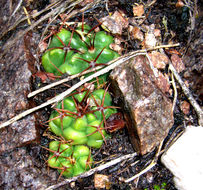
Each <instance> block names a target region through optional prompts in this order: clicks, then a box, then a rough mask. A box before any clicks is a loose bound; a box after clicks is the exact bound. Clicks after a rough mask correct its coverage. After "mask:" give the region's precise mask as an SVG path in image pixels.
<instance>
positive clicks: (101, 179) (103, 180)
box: [94, 174, 109, 189]
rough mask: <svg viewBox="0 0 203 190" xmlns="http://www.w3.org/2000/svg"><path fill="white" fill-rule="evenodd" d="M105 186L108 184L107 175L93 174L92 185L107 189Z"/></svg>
mask: <svg viewBox="0 0 203 190" xmlns="http://www.w3.org/2000/svg"><path fill="white" fill-rule="evenodd" d="M107 186H109V177H108V176H107V175H103V174H95V175H94V187H95V188H96V189H102V188H105V189H108V188H107Z"/></svg>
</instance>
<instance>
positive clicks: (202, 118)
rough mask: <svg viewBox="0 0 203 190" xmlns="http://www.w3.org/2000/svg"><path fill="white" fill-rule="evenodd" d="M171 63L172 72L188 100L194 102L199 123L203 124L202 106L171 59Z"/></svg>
mask: <svg viewBox="0 0 203 190" xmlns="http://www.w3.org/2000/svg"><path fill="white" fill-rule="evenodd" d="M169 63H170V64H169V69H170V70H171V72H172V73H173V75H174V76H175V78H176V80H177V81H178V83H179V84H180V86H181V88H182V90H183V92H184V94H185V95H186V96H187V98H188V100H189V101H190V103H191V104H192V106H193V107H194V109H195V111H196V113H197V116H198V123H199V125H200V126H203V111H202V109H201V107H200V106H199V104H198V103H197V102H196V100H195V99H194V97H193V96H192V94H191V93H190V90H189V89H188V88H187V86H186V85H185V83H184V82H183V80H182V79H181V77H180V75H179V74H178V72H177V71H176V69H175V68H174V66H173V65H172V63H171V61H169Z"/></svg>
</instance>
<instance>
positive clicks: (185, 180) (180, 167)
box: [161, 126, 203, 190]
mask: <svg viewBox="0 0 203 190" xmlns="http://www.w3.org/2000/svg"><path fill="white" fill-rule="evenodd" d="M202 136H203V127H202V126H199V127H195V126H188V127H187V128H186V131H185V132H184V134H183V135H182V136H181V137H180V138H179V139H178V140H177V141H176V142H175V143H174V144H173V145H172V146H171V147H170V148H169V149H168V150H167V152H166V153H164V154H163V155H162V157H161V161H162V162H163V163H164V164H165V166H166V167H167V168H168V169H169V170H171V172H172V173H173V175H174V181H175V185H176V187H177V189H179V190H193V189H202V179H203V164H202V160H203V151H202V144H203V138H202Z"/></svg>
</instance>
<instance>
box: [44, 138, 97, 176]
mask: <svg viewBox="0 0 203 190" xmlns="http://www.w3.org/2000/svg"><path fill="white" fill-rule="evenodd" d="M47 150H48V151H49V152H50V156H49V158H48V161H47V162H48V166H49V167H52V168H55V169H57V170H58V171H59V172H60V176H61V175H64V176H65V177H73V176H77V175H79V174H81V173H83V172H85V171H87V170H89V169H90V168H91V166H92V163H93V159H92V156H91V152H90V150H89V148H88V147H86V146H84V145H76V146H70V145H69V144H68V143H64V142H59V141H51V142H50V144H49V149H47Z"/></svg>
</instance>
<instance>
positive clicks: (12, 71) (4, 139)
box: [0, 39, 39, 153]
mask: <svg viewBox="0 0 203 190" xmlns="http://www.w3.org/2000/svg"><path fill="white" fill-rule="evenodd" d="M31 75H32V73H31V71H30V67H29V65H28V63H27V62H26V58H25V51H24V46H23V39H21V40H19V41H18V42H17V43H16V44H15V45H14V46H13V47H12V48H11V49H9V50H7V54H6V55H5V56H4V57H3V58H2V60H1V64H0V76H1V77H0V110H1V114H0V123H3V122H5V121H7V120H9V119H11V118H12V117H14V116H16V115H17V114H19V113H21V112H23V111H24V110H26V109H28V108H29V107H30V105H29V102H28V100H27V98H26V96H27V94H28V92H30V85H31V84H30V77H31ZM35 122H36V119H35V116H34V115H29V116H27V117H25V118H23V119H21V120H19V121H17V122H14V123H13V124H11V125H10V126H8V127H5V128H3V129H1V130H0V134H1V139H0V153H2V152H4V151H11V150H12V149H14V148H16V147H21V146H24V145H26V144H29V143H31V142H34V141H35V142H36V141H37V139H38V138H39V135H38V131H37V129H36V126H35Z"/></svg>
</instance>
